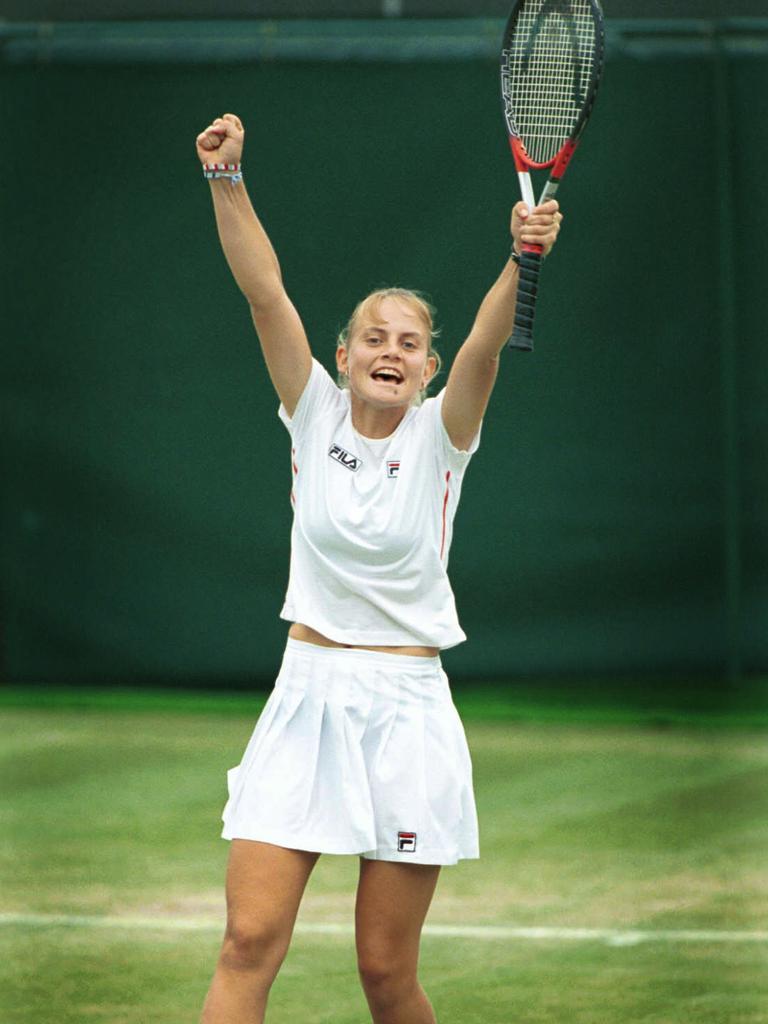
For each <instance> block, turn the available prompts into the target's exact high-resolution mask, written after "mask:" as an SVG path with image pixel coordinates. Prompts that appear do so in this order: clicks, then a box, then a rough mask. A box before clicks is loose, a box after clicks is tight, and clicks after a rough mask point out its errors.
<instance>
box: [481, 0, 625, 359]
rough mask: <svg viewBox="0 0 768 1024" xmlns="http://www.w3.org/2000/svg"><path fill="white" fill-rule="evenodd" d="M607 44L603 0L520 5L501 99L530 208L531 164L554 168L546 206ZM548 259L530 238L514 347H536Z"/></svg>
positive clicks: (510, 31) (525, 0)
mask: <svg viewBox="0 0 768 1024" xmlns="http://www.w3.org/2000/svg"><path fill="white" fill-rule="evenodd" d="M604 50H605V29H604V24H603V12H602V10H601V8H600V4H599V3H598V0H517V3H516V4H515V6H514V7H513V9H512V13H511V14H510V16H509V20H508V21H507V27H506V29H505V30H504V43H503V46H502V51H501V99H502V104H503V108H504V120H505V122H506V125H507V133H508V135H509V145H510V147H511V149H512V156H513V157H514V161H515V167H516V168H517V176H518V178H519V179H520V192H521V194H522V198H523V200H524V201H525V203H526V204H527V206H528V208H529V209H530V210H532V209H533V208H534V206H536V202H535V201H534V194H533V185H532V183H531V174H530V172H531V170H538V169H543V168H547V167H549V168H551V170H550V173H549V181H547V183H546V185H545V186H544V190H543V192H542V193H541V198H540V199H539V205H541V203H544V202H546V201H547V199H552V198H553V197H554V195H555V193H556V192H557V189H558V186H559V184H560V181H561V179H562V177H563V175H564V174H565V172H566V170H567V169H568V165H569V164H570V162H571V159H572V157H573V154H574V152H575V151H576V146H577V145H578V143H579V138H580V136H581V133H582V132H583V131H584V128H585V127H586V124H587V121H588V120H589V115H590V114H591V112H592V106H593V104H594V102H595V96H596V95H597V87H598V85H599V82H600V76H601V74H602V70H603V55H604ZM541 260H542V247H541V246H540V245H531V244H527V243H524V244H523V245H522V247H521V253H520V279H519V282H518V290H517V308H516V311H515V327H514V331H513V333H512V337H511V338H510V339H509V347H510V348H517V349H522V350H523V351H528V352H530V351H531V350H532V349H533V319H534V314H535V312H536V295H537V292H538V287H539V271H540V269H541Z"/></svg>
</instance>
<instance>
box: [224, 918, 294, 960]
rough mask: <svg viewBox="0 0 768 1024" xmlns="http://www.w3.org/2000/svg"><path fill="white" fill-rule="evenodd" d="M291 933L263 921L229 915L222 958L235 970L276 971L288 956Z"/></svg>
mask: <svg viewBox="0 0 768 1024" xmlns="http://www.w3.org/2000/svg"><path fill="white" fill-rule="evenodd" d="M289 942H290V933H288V934H286V933H285V931H284V929H282V928H280V927H279V926H277V925H272V924H269V923H267V922H264V921H258V920H251V919H249V918H240V917H235V918H230V919H229V920H228V921H227V928H226V931H225V933H224V943H223V946H222V950H221V961H222V963H223V964H224V965H225V966H226V967H229V968H231V969H233V970H243V971H260V972H266V973H277V970H278V968H279V967H280V964H281V963H282V962H283V960H284V958H285V954H286V952H287V950H288V943H289Z"/></svg>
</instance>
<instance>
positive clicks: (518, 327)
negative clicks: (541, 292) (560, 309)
mask: <svg viewBox="0 0 768 1024" xmlns="http://www.w3.org/2000/svg"><path fill="white" fill-rule="evenodd" d="M540 269H541V253H540V252H529V251H528V250H527V249H523V251H522V253H521V254H520V274H519V278H518V282H517V305H516V307H515V327H514V330H513V331H512V337H511V338H510V339H509V341H508V342H507V347H508V348H516V349H520V350H521V351H523V352H531V351H533V317H534V314H535V313H536V293H537V292H538V289H539V271H540Z"/></svg>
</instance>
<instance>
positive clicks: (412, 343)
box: [403, 341, 418, 351]
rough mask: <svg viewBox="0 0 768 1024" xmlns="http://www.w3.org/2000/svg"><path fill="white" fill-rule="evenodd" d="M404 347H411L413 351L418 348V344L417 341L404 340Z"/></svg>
mask: <svg viewBox="0 0 768 1024" xmlns="http://www.w3.org/2000/svg"><path fill="white" fill-rule="evenodd" d="M403 348H407V349H410V350H411V351H413V350H415V349H416V348H418V345H417V344H416V342H415V341H404V342H403Z"/></svg>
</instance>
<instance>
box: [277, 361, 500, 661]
mask: <svg viewBox="0 0 768 1024" xmlns="http://www.w3.org/2000/svg"><path fill="white" fill-rule="evenodd" d="M444 394H445V391H444V390H443V391H441V392H440V394H439V395H437V397H435V398H427V399H426V400H425V401H424V402H423V404H422V405H420V406H418V407H412V408H410V409H409V410H408V411H407V413H406V414H405V416H404V417H403V419H402V421H401V422H400V423H399V424H398V426H397V429H396V430H395V431H394V433H392V434H390V435H389V437H385V438H380V439H373V438H367V437H363V436H362V435H361V434H358V432H357V431H356V430H355V428H354V427H353V426H352V417H351V407H350V394H349V391H347V390H345V389H342V388H339V387H338V385H337V384H336V383H335V382H334V381H333V380H332V379H331V377H330V376H329V374H328V373H327V372H326V370H325V369H324V368H323V367H322V365H321V364H320V363H319V362H317V360H313V363H312V373H311V375H310V378H309V381H308V382H307V385H306V387H305V389H304V391H303V392H302V395H301V398H300V399H299V402H298V404H297V406H296V409H295V410H294V414H293V417H292V418H290V417H289V416H288V414H287V413H286V411H285V408H284V407H283V406H282V405H281V406H280V411H279V415H280V418H281V419H282V421H283V422H284V423H285V425H286V427H287V428H288V431H289V433H290V435H291V438H292V441H293V448H292V453H291V454H292V472H293V492H292V494H291V500H292V502H293V506H294V518H293V530H292V533H291V569H290V579H289V582H288V593H287V595H286V599H285V604H284V605H283V609H282V611H281V612H280V615H281V617H282V618H284V619H288V620H289V621H290V622H302V623H304V624H305V625H307V626H311V627H312V628H313V629H316V630H318V632H320V633H322V634H323V635H324V636H327V637H329V638H330V639H331V640H335V641H336V642H337V643H343V644H361V645H368V646H392V647H398V646H408V645H426V646H430V647H440V648H446V647H453V646H454V645H455V644H458V643H461V641H462V640H466V635H465V634H464V632H463V630H462V629H461V626H460V625H459V620H458V617H457V615H456V603H455V601H454V597H453V592H452V590H451V585H450V583H449V581H448V575H447V572H446V568H447V565H448V551H449V549H450V546H451V537H452V533H453V518H454V515H455V513H456V508H457V506H458V503H459V495H460V492H461V482H462V479H463V476H464V472H465V470H466V468H467V464H468V463H469V460H470V457H471V455H472V454H473V453H474V452H475V451H476V450H477V447H478V444H479V441H480V431H479V430H478V433H477V436H476V437H475V439H474V440H473V442H472V444H471V446H470V449H469V451H468V452H461V451H458V450H457V449H456V448H454V446H453V445H452V444H451V442H450V440H449V438H448V434H447V433H446V430H445V427H444V426H443V420H442V415H441V408H442V402H443V396H444Z"/></svg>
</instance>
